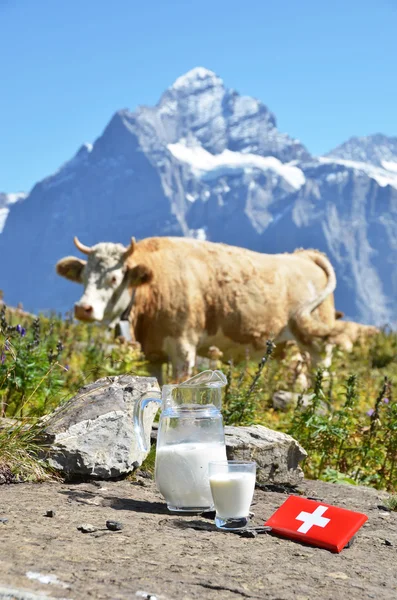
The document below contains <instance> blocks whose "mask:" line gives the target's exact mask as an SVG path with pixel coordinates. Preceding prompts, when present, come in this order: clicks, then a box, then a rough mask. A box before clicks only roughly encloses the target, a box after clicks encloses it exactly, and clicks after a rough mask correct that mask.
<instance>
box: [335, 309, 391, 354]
mask: <svg viewBox="0 0 397 600" xmlns="http://www.w3.org/2000/svg"><path fill="white" fill-rule="evenodd" d="M339 314H342V316H343V313H339ZM339 314H338V311H337V313H336V315H335V318H336V319H338V320H336V322H335V325H334V327H333V329H332V331H331V333H330V334H329V335H328V336H327V343H328V344H332V346H337V347H338V348H340V349H341V350H344V351H345V352H351V351H352V350H353V347H354V345H355V344H356V343H357V342H361V341H365V340H367V339H368V338H369V337H372V336H374V335H377V334H379V333H380V332H381V330H380V329H378V328H377V327H375V326H373V325H362V324H361V323H356V322H355V321H340V320H339V318H341V317H339Z"/></svg>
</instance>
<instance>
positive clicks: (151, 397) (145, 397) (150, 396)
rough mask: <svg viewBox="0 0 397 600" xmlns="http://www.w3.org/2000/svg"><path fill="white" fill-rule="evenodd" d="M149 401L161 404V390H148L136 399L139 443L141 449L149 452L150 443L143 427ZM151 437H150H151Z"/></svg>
mask: <svg viewBox="0 0 397 600" xmlns="http://www.w3.org/2000/svg"><path fill="white" fill-rule="evenodd" d="M149 402H156V403H157V404H161V392H156V391H152V392H146V393H145V394H142V396H141V397H140V398H139V399H138V400H137V401H136V403H135V407H134V429H135V433H136V437H137V440H138V444H139V447H140V449H141V450H143V451H144V452H148V450H149V449H148V445H147V443H146V440H145V435H144V429H143V411H144V410H145V408H146V406H147V405H148V404H149ZM149 439H150V438H149Z"/></svg>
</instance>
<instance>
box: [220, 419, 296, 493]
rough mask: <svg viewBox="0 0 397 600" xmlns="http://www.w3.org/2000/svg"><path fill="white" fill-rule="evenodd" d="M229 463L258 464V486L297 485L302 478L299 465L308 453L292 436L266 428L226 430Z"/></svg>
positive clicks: (253, 427) (234, 428) (231, 428)
mask: <svg viewBox="0 0 397 600" xmlns="http://www.w3.org/2000/svg"><path fill="white" fill-rule="evenodd" d="M225 438H226V452H227V457H228V459H229V460H255V461H256V463H257V472H256V480H257V482H258V483H264V484H267V483H275V484H280V485H281V484H283V485H285V484H290V485H296V483H298V482H299V481H300V480H301V479H302V478H303V471H302V469H301V468H300V466H299V463H300V462H301V461H302V460H303V459H304V458H306V457H307V453H306V451H305V450H304V449H303V448H302V446H301V445H300V444H299V443H298V442H297V441H296V440H295V439H294V438H293V437H292V436H290V435H288V434H286V433H281V432H280V431H274V430H273V429H268V428H267V427H264V426H263V425H251V426H250V427H230V426H228V427H225Z"/></svg>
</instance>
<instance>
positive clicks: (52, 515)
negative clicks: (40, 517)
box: [44, 510, 56, 517]
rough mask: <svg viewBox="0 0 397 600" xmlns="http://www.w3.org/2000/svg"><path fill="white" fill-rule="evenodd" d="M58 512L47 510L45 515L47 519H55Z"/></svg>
mask: <svg viewBox="0 0 397 600" xmlns="http://www.w3.org/2000/svg"><path fill="white" fill-rule="evenodd" d="M55 515H56V512H55V510H47V511H46V512H45V514H44V516H45V517H55Z"/></svg>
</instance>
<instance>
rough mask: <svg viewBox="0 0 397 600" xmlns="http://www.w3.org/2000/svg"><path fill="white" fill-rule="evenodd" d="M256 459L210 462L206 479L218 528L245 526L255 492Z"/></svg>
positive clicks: (232, 528)
mask: <svg viewBox="0 0 397 600" xmlns="http://www.w3.org/2000/svg"><path fill="white" fill-rule="evenodd" d="M255 476H256V462H255V461H241V460H226V461H212V462H210V463H209V480H210V487H211V494H212V499H213V502H214V506H215V510H216V517H215V525H216V526H217V527H219V529H228V530H236V529H242V528H244V527H246V526H247V524H248V520H249V510H250V506H251V502H252V498H253V495H254V489H255Z"/></svg>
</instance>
